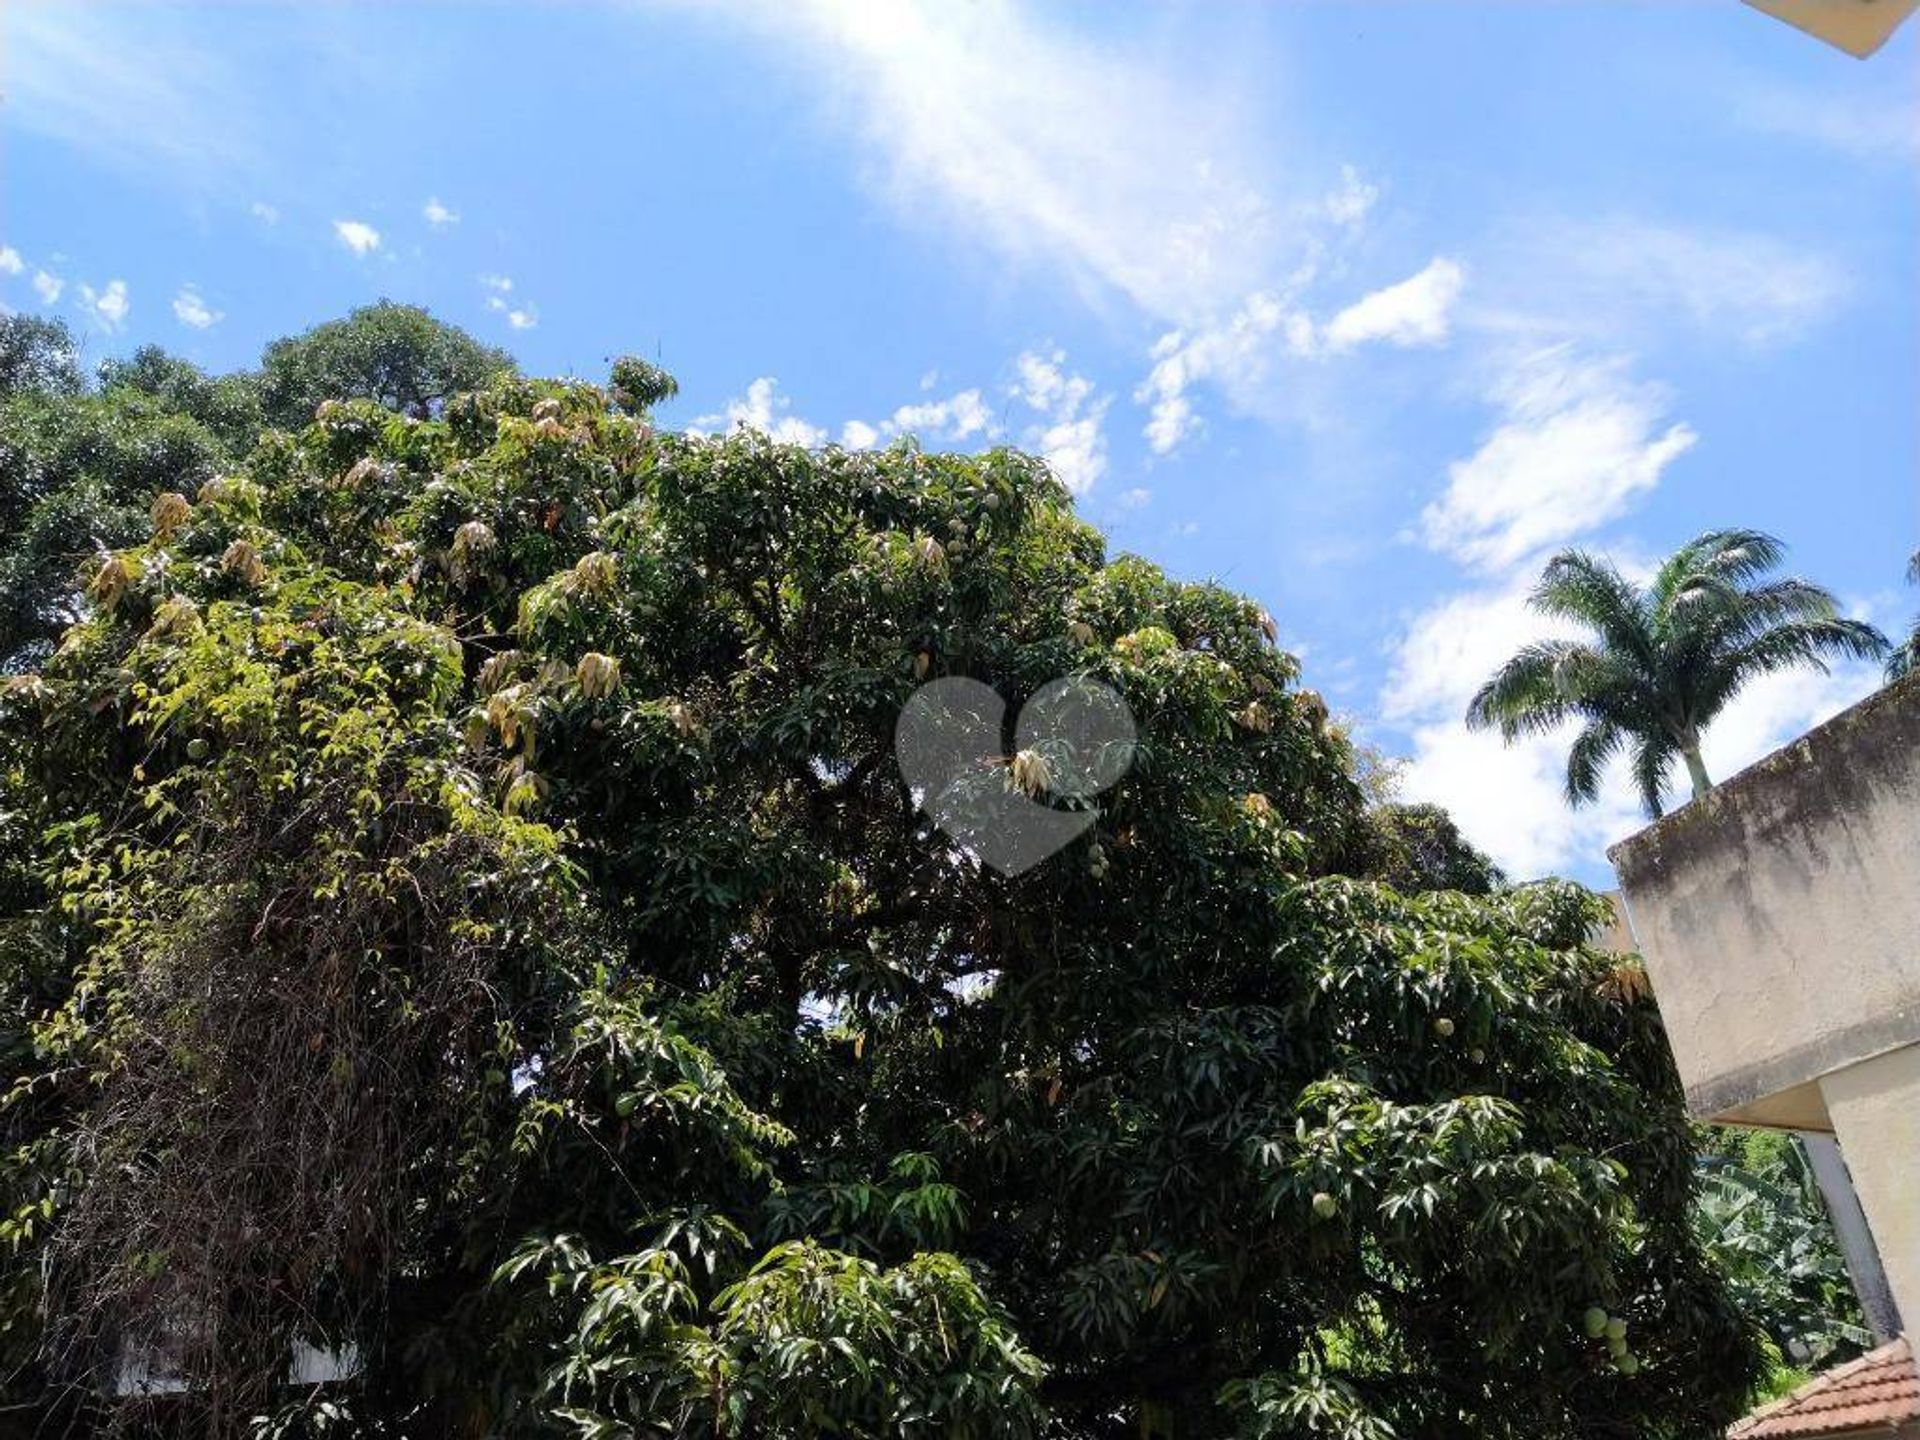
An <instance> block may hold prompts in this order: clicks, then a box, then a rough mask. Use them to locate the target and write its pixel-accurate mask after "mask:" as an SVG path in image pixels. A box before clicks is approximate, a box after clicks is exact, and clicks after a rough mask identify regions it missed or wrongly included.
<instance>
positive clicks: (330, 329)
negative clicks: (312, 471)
mask: <svg viewBox="0 0 1920 1440" xmlns="http://www.w3.org/2000/svg"><path fill="white" fill-rule="evenodd" d="M514 368H515V367H514V363H513V357H512V356H511V355H509V354H507V352H506V351H504V350H496V349H494V348H493V347H492V346H488V345H482V344H481V343H480V342H479V341H477V340H475V339H474V338H473V337H472V336H470V335H468V334H467V333H466V332H465V331H464V330H460V329H457V328H455V327H454V326H452V325H443V324H441V323H440V322H439V321H438V320H435V319H434V318H433V317H432V316H431V315H429V314H428V313H427V312H426V311H425V310H422V309H421V308H420V307H419V306H417V305H396V304H394V303H393V302H392V301H390V300H382V301H381V302H380V303H379V304H377V305H367V306H363V307H362V308H360V309H358V310H355V311H354V312H353V313H352V314H351V315H348V316H347V317H346V318H345V319H343V320H331V321H328V322H327V323H326V324H324V325H316V326H315V327H314V328H313V329H311V330H309V331H307V333H306V334H304V335H294V336H290V337H288V338H287V339H285V340H276V341H275V342H274V343H273V344H271V345H269V346H268V347H267V353H266V355H265V356H264V357H263V359H262V360H261V364H260V377H259V384H260V401H261V404H262V406H263V407H264V408H265V411H266V416H267V418H268V419H269V420H270V421H272V422H273V423H274V424H275V425H283V426H288V427H298V426H301V425H304V424H306V423H307V422H308V421H309V420H311V419H312V418H313V412H314V408H315V407H316V406H317V405H319V404H320V403H321V402H322V401H323V400H344V399H348V398H361V399H367V400H375V401H378V402H379V403H380V404H382V405H384V406H386V407H387V408H388V409H390V410H398V411H400V412H402V413H403V414H406V415H410V416H412V417H413V418H414V419H416V420H424V419H426V418H427V417H428V416H429V415H432V414H434V413H436V412H437V411H438V410H439V408H440V407H441V406H442V405H444V404H445V403H446V402H447V400H448V399H449V398H450V397H452V396H454V395H456V394H458V393H459V392H460V391H462V390H473V389H477V388H478V387H480V386H482V385H485V384H486V383H487V382H488V381H490V380H492V379H494V378H495V377H496V376H499V375H509V374H512V373H513V371H514Z"/></svg>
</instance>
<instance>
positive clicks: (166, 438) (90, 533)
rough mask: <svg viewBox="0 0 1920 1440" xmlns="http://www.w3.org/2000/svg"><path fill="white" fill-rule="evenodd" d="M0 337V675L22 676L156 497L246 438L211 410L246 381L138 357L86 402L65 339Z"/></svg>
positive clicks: (109, 374) (23, 320) (54, 326)
mask: <svg viewBox="0 0 1920 1440" xmlns="http://www.w3.org/2000/svg"><path fill="white" fill-rule="evenodd" d="M0 336H4V339H0V353H4V354H5V355H6V356H7V357H8V358H7V360H6V361H5V365H4V369H5V374H6V389H5V390H4V391H0V669H7V670H17V669H19V668H21V667H22V666H23V665H25V664H28V663H32V662H34V661H35V660H36V659H37V658H38V657H40V656H42V655H44V653H45V652H46V650H47V649H48V647H49V646H50V645H51V644H52V642H53V640H54V639H55V638H56V637H57V636H58V635H59V634H60V632H61V630H62V629H64V628H65V626H66V625H67V624H68V622H69V621H71V620H72V619H74V618H75V616H76V615H77V614H78V613H79V610H78V605H79V589H80V586H79V580H78V576H79V573H80V568H81V566H82V565H83V564H85V563H86V562H87V561H89V560H97V558H98V557H99V556H101V555H103V554H105V553H106V552H107V551H108V550H110V549H115V548H118V547H120V546H123V545H128V544H131V543H133V542H134V541H136V540H138V539H140V538H142V537H143V536H144V535H145V534H146V532H147V509H148V507H149V506H150V505H151V504H152V503H153V497H154V496H155V495H158V494H159V493H161V492H162V491H165V490H174V489H179V488H181V487H183V486H184V487H187V488H189V489H191V488H196V487H198V486H199V485H200V484H201V483H202V482H204V481H205V480H207V479H209V478H210V477H211V476H212V475H213V474H214V473H215V472H216V471H217V470H218V469H219V467H220V466H222V465H223V464H227V463H229V462H231V461H232V460H233V458H234V457H235V454H236V453H237V451H238V449H239V448H240V447H242V446H244V445H245V444H247V443H250V441H251V438H252V437H251V435H248V434H244V433H243V432H244V430H245V426H244V423H242V422H238V421H235V420H233V418H232V415H231V412H230V411H229V410H227V409H226V408H225V405H224V402H223V401H222V400H221V399H219V398H216V397H224V396H227V395H230V394H241V395H244V394H245V392H246V389H247V382H246V381H245V380H244V379H240V380H231V381H210V380H208V379H207V377H205V376H204V375H202V374H201V373H200V372H199V371H197V370H195V369H194V368H193V367H192V366H191V365H188V364H187V363H186V362H185V361H181V360H172V359H168V358H167V357H165V356H163V355H161V354H160V352H158V351H141V352H140V353H139V354H137V355H136V356H135V357H134V358H133V359H132V360H131V361H127V362H121V363H115V364H109V365H108V366H105V367H103V371H102V382H101V384H100V385H99V386H98V387H97V388H96V389H93V390H88V389H86V388H85V387H84V386H83V385H82V382H81V376H80V369H79V361H78V356H77V353H76V351H75V347H74V342H73V337H72V335H71V334H70V333H69V332H68V331H67V329H66V327H65V326H64V325H60V324H58V323H57V322H47V321H39V320H33V319H29V318H27V317H23V316H17V315H16V316H7V317H5V318H0ZM241 408H242V409H244V402H242V407H241ZM209 419H211V420H213V421H215V422H216V423H219V424H221V425H222V426H223V428H224V434H223V433H220V432H217V431H216V430H215V429H213V428H210V426H209V424H208V420H209Z"/></svg>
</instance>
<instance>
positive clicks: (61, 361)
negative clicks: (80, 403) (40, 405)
mask: <svg viewBox="0 0 1920 1440" xmlns="http://www.w3.org/2000/svg"><path fill="white" fill-rule="evenodd" d="M80 386H81V379H80V364H79V349H78V346H76V345H75V343H74V339H73V332H72V331H71V330H69V329H68V328H67V327H66V324H65V323H64V322H63V321H59V320H43V319H41V318H40V317H39V316H37V315H0V400H6V399H10V398H11V397H13V396H15V395H72V394H74V393H75V392H77V391H78V390H79V389H80Z"/></svg>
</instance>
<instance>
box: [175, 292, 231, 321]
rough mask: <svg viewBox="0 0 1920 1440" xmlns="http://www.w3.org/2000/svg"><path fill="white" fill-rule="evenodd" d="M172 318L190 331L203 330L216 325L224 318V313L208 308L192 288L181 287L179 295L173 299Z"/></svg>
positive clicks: (198, 293)
mask: <svg viewBox="0 0 1920 1440" xmlns="http://www.w3.org/2000/svg"><path fill="white" fill-rule="evenodd" d="M173 318H174V319H176V320H178V321H179V322H180V323H181V324H182V325H185V326H188V327H189V328H191V329H194V330H205V329H206V328H207V327H208V326H210V325H217V324H218V323H219V322H220V321H221V320H222V319H223V318H224V313H223V312H222V311H219V310H215V309H213V308H212V307H211V306H209V305H208V304H207V302H206V301H205V300H203V299H201V298H200V292H199V291H198V290H197V289H195V288H194V287H193V286H191V285H183V286H181V287H180V293H179V294H178V295H175V296H174V297H173Z"/></svg>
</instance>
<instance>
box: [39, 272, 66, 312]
mask: <svg viewBox="0 0 1920 1440" xmlns="http://www.w3.org/2000/svg"><path fill="white" fill-rule="evenodd" d="M66 288H67V282H66V281H64V280H62V279H61V278H60V277H59V276H58V275H54V274H51V273H50V272H48V271H45V270H36V271H34V272H33V293H34V294H36V295H38V296H39V297H40V303H41V304H42V305H51V304H53V302H54V301H56V300H58V299H59V298H60V292H61V291H62V290H65V289H66Z"/></svg>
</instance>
